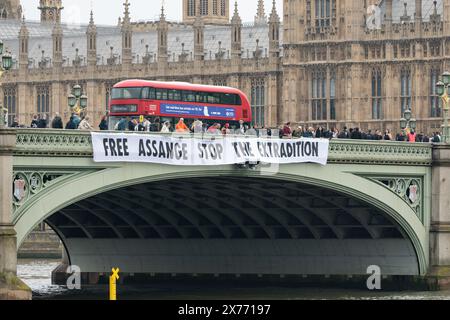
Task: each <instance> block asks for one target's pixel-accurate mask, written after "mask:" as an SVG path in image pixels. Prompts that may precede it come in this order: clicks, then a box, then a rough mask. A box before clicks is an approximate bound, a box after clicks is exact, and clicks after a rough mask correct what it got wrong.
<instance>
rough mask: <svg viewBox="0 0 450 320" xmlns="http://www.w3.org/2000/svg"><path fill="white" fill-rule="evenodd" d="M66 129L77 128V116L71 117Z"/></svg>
mask: <svg viewBox="0 0 450 320" xmlns="http://www.w3.org/2000/svg"><path fill="white" fill-rule="evenodd" d="M66 129H67V130H75V129H77V125H76V124H75V118H74V116H73V115H72V116H71V117H70V120H69V122H67V124H66Z"/></svg>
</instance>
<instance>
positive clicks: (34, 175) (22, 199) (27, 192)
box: [13, 170, 76, 214]
mask: <svg viewBox="0 0 450 320" xmlns="http://www.w3.org/2000/svg"><path fill="white" fill-rule="evenodd" d="M74 174H76V172H70V171H25V170H24V171H21V170H17V171H14V173H13V181H14V182H13V214H15V213H16V212H17V211H18V210H19V209H20V208H21V207H22V206H23V205H25V204H26V203H27V202H28V201H30V200H32V199H33V198H34V197H35V196H36V195H38V194H39V193H41V192H42V191H44V190H46V189H48V188H49V187H51V186H52V185H53V184H55V183H56V182H59V181H60V180H61V179H65V178H68V177H71V176H73V175H74Z"/></svg>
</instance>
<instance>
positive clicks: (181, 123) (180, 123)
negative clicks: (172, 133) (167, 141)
mask: <svg viewBox="0 0 450 320" xmlns="http://www.w3.org/2000/svg"><path fill="white" fill-rule="evenodd" d="M175 130H176V132H185V133H188V132H189V128H188V126H187V125H186V124H185V123H184V119H183V118H181V119H180V121H178V123H177V125H176V126H175Z"/></svg>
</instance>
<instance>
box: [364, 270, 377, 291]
mask: <svg viewBox="0 0 450 320" xmlns="http://www.w3.org/2000/svg"><path fill="white" fill-rule="evenodd" d="M367 274H370V276H369V278H368V279H367V282H366V284H367V289H369V290H381V268H380V267H379V266H375V265H372V266H369V267H368V268H367Z"/></svg>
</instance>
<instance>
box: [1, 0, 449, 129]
mask: <svg viewBox="0 0 450 320" xmlns="http://www.w3.org/2000/svg"><path fill="white" fill-rule="evenodd" d="M179 1H183V5H182V10H183V20H182V21H181V22H172V21H168V20H167V19H166V16H165V13H164V9H162V10H161V13H160V15H159V14H158V15H159V18H158V19H157V21H133V20H132V19H131V15H130V3H129V1H128V0H126V1H125V4H124V13H123V16H121V17H120V18H119V19H118V23H117V24H116V25H113V26H100V25H96V24H95V21H94V15H93V13H91V17H90V22H89V24H88V25H84V26H83V25H76V24H71V23H62V22H61V14H62V10H63V3H62V2H63V1H62V0H40V1H39V4H38V3H37V1H36V5H39V7H38V9H39V10H40V11H41V19H40V21H28V20H25V18H23V17H22V8H21V5H20V0H0V30H1V31H0V38H1V39H2V40H3V41H4V43H5V47H6V48H7V49H8V50H9V51H10V52H11V53H12V55H13V62H14V66H13V69H12V70H10V71H8V72H6V73H5V74H4V77H3V79H2V82H3V83H2V90H0V95H2V97H0V98H1V99H2V100H0V101H3V103H4V105H5V106H7V107H8V111H9V113H8V114H9V118H10V120H11V119H13V118H14V117H18V118H19V122H20V123H23V124H27V125H29V123H30V122H31V117H32V116H33V114H43V113H46V114H48V115H50V116H52V115H53V114H54V113H55V112H59V113H60V114H61V115H62V116H63V117H64V118H65V120H68V117H69V116H70V110H69V107H68V106H67V96H68V95H69V94H70V91H71V88H72V87H73V86H74V85H75V84H80V85H81V86H82V87H83V90H84V92H85V94H86V95H87V96H88V97H89V100H88V114H90V115H91V118H92V122H93V124H94V125H95V127H97V125H98V122H99V120H100V117H101V116H102V115H104V114H105V112H106V110H107V105H108V101H109V95H110V92H111V87H112V86H113V85H114V84H115V83H117V82H118V81H120V80H123V79H130V78H139V79H149V80H162V81H183V82H193V83H202V84H211V85H221V86H231V87H236V88H239V89H241V90H242V91H244V93H246V94H247V95H248V97H249V100H250V101H251V104H252V109H253V114H254V123H255V124H256V125H260V126H262V125H265V126H271V127H273V126H279V125H280V124H282V123H283V122H287V121H291V122H292V123H294V124H302V125H308V126H318V125H323V126H327V127H330V128H331V127H334V126H336V127H338V128H340V129H342V128H343V127H344V126H348V127H360V128H361V129H363V130H367V129H380V130H384V129H391V130H394V131H396V130H398V128H399V119H400V118H401V117H402V115H403V111H404V110H405V109H408V108H410V109H411V110H412V113H413V116H414V117H415V118H417V120H418V130H420V131H424V132H425V133H430V132H432V131H436V130H440V129H438V128H440V126H441V123H442V107H441V104H442V103H441V102H440V99H439V98H438V97H437V95H436V90H435V84H436V82H437V81H438V80H439V78H440V75H441V74H442V72H443V71H446V70H449V71H450V63H449V62H450V0H437V1H433V0H284V1H283V15H282V17H280V16H279V14H278V13H277V10H276V6H275V1H273V5H272V8H271V10H268V11H270V12H267V14H266V10H265V8H264V1H263V0H259V1H256V0H255V12H256V15H255V20H254V21H253V22H251V23H243V22H242V20H241V18H240V16H239V7H238V3H236V4H234V7H232V8H231V10H230V3H229V0H179ZM246 1H248V0H246ZM152 2H153V1H152ZM155 2H156V1H155ZM113 3H114V5H115V4H116V3H117V1H113ZM131 5H132V4H131ZM231 5H233V3H231ZM230 17H231V18H230Z"/></svg>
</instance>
